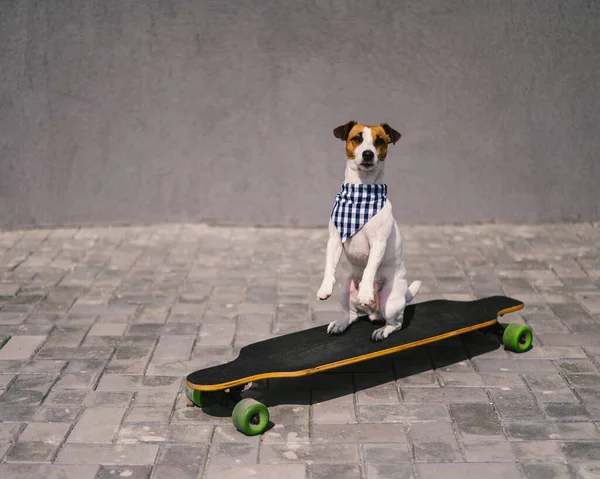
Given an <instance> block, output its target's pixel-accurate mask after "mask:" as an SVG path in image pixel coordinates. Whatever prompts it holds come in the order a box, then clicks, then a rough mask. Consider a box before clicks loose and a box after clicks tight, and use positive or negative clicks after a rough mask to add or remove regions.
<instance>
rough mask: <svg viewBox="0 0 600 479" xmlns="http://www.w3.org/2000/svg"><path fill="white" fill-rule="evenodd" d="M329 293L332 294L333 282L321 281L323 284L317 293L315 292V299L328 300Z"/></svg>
mask: <svg viewBox="0 0 600 479" xmlns="http://www.w3.org/2000/svg"><path fill="white" fill-rule="evenodd" d="M331 293H333V282H331V281H327V282H326V281H323V284H321V287H320V288H319V291H317V299H320V300H321V301H323V300H325V299H327V298H329V296H331Z"/></svg>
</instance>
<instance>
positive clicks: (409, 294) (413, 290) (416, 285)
mask: <svg viewBox="0 0 600 479" xmlns="http://www.w3.org/2000/svg"><path fill="white" fill-rule="evenodd" d="M420 288H421V281H413V282H412V283H410V286H409V287H408V289H407V290H406V302H407V303H410V302H411V301H412V300H413V299H414V297H415V296H416V295H417V293H418V292H419V289H420Z"/></svg>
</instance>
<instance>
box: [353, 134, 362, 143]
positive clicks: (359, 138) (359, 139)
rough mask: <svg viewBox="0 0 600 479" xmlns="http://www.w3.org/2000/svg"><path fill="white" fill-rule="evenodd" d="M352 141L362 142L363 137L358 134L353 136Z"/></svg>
mask: <svg viewBox="0 0 600 479" xmlns="http://www.w3.org/2000/svg"><path fill="white" fill-rule="evenodd" d="M352 141H353V142H354V143H362V138H361V137H360V136H358V135H356V136H355V137H354V138H352Z"/></svg>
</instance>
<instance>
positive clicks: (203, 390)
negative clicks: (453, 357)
mask: <svg viewBox="0 0 600 479" xmlns="http://www.w3.org/2000/svg"><path fill="white" fill-rule="evenodd" d="M522 308H523V303H522V302H521V301H518V300H516V299H513V298H509V297H506V296H493V297H489V298H484V299H478V300H475V301H449V300H441V299H440V300H433V301H426V302H423V303H417V304H411V305H408V306H407V307H406V309H405V310H404V324H403V328H402V329H401V330H400V331H396V332H395V333H392V334H391V335H390V336H388V337H387V338H386V339H384V340H383V341H378V342H374V341H372V340H371V334H372V332H373V330H374V329H375V328H377V327H380V326H381V324H380V323H371V322H370V321H362V320H359V321H357V322H355V323H353V324H352V325H351V326H350V327H349V328H348V329H347V330H346V331H344V333H342V334H340V335H328V334H327V332H326V329H327V325H321V326H317V327H314V328H310V329H305V330H302V331H298V332H295V333H290V334H286V335H282V336H278V337H275V338H271V339H267V340H264V341H259V342H256V343H253V344H250V345H248V346H245V347H243V348H242V349H241V350H240V352H239V355H238V357H237V358H236V359H234V360H233V361H230V362H228V363H225V364H221V365H218V366H212V367H208V368H205V369H201V370H199V371H195V372H193V373H191V374H189V375H188V376H187V381H186V394H187V396H188V398H189V399H190V401H192V402H193V403H194V404H195V405H197V406H205V405H208V404H212V403H214V401H215V400H216V399H215V398H216V397H217V395H215V394H214V393H215V392H218V391H227V393H231V395H232V397H233V396H234V395H235V393H236V392H237V393H239V391H240V390H241V388H243V386H244V385H246V384H248V383H251V382H254V381H258V380H261V379H269V378H290V377H300V376H307V375H310V374H316V373H319V372H322V371H327V370H331V369H335V368H339V367H342V366H347V365H349V364H354V363H358V362H361V361H367V360H369V359H373V358H377V357H381V356H385V355H388V354H393V353H396V352H399V351H403V350H406V349H410V348H414V347H417V346H421V345H425V344H430V343H434V342H436V341H441V340H443V339H447V338H450V337H453V336H459V335H461V334H464V333H467V332H470V331H476V330H478V329H483V328H488V327H492V326H499V323H498V318H499V317H500V316H503V315H505V314H508V313H511V312H514V311H518V310H520V309H522ZM532 337H533V335H532V332H531V329H529V328H528V327H527V326H523V325H519V324H511V325H509V326H508V327H507V328H502V342H503V343H504V345H505V346H506V347H507V348H509V349H511V350H513V351H516V352H524V351H526V350H527V349H528V348H529V347H530V346H531V341H532ZM236 398H240V396H239V394H238V395H237V396H236ZM242 404H244V407H242V408H241V410H244V411H245V410H246V409H247V408H248V407H250V409H252V408H254V409H252V410H253V411H255V412H254V413H252V414H250V413H248V414H246V415H244V414H241V413H240V414H237V416H236V409H238V408H240V406H242ZM258 405H260V406H262V407H263V408H264V411H263V413H265V414H266V417H267V420H266V421H267V422H268V411H266V407H264V406H263V405H262V404H260V403H258V402H257V401H254V400H253V399H243V400H242V401H241V402H240V403H239V404H238V405H236V407H235V408H234V414H233V420H234V424H235V425H236V427H237V428H238V429H240V430H241V431H242V432H245V433H246V434H258V433H260V432H262V430H264V428H263V429H262V430H260V429H261V427H262V424H263V423H264V421H263V420H261V418H262V419H264V417H263V416H264V415H265V414H263V415H262V416H261V411H262V409H261V408H260V407H258ZM265 411H266V412H265ZM236 417H237V419H236ZM236 421H237V423H236ZM240 421H241V423H240ZM253 422H254V423H256V424H253ZM240 424H241V427H240ZM251 426H256V427H254V428H252V427H251ZM264 427H265V428H266V423H264ZM256 431H258V432H256Z"/></svg>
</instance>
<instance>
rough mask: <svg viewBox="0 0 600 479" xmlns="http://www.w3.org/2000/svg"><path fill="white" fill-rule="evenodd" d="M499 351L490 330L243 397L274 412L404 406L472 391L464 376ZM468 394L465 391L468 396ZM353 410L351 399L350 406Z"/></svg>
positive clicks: (256, 387) (280, 418) (282, 381)
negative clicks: (324, 406)
mask: <svg viewBox="0 0 600 479" xmlns="http://www.w3.org/2000/svg"><path fill="white" fill-rule="evenodd" d="M411 320H412V317H407V318H405V326H404V327H407V326H408V325H409V324H410V321H411ZM403 329H404V328H403ZM500 347H501V344H500V341H499V339H498V337H497V335H496V334H494V332H493V328H488V329H487V330H479V331H473V332H470V333H466V334H463V335H461V336H456V337H452V338H448V339H445V340H442V341H438V342H436V343H432V344H430V345H425V346H418V347H415V348H412V349H408V350H405V351H400V352H398V353H394V354H390V355H386V356H382V357H380V358H375V359H370V360H366V361H363V362H360V363H355V364H351V365H348V366H344V367H340V368H337V369H333V370H330V371H325V372H322V373H318V374H313V375H310V376H302V377H297V378H276V379H269V380H263V381H261V382H259V383H254V384H253V385H252V387H251V388H250V389H249V390H247V391H245V392H244V393H243V396H244V397H252V398H255V399H256V400H258V401H260V402H262V403H263V404H265V405H266V406H267V407H269V408H272V407H276V406H285V405H289V406H308V405H316V404H320V403H324V402H327V401H333V400H335V399H338V398H343V397H345V396H351V395H352V394H356V403H357V404H358V406H359V407H360V406H361V403H362V404H365V405H375V404H386V402H385V401H386V399H390V398H391V402H388V404H390V403H393V402H395V399H394V395H395V394H397V395H398V401H400V402H402V400H403V399H404V397H405V396H406V395H410V394H412V393H411V389H413V388H428V389H432V390H435V389H436V388H439V387H443V386H447V387H451V386H456V387H460V386H468V384H467V383H466V381H467V376H464V378H463V377H461V374H460V373H466V372H473V371H474V368H473V365H472V363H471V360H472V359H474V358H476V357H478V356H481V355H484V354H487V353H490V352H492V351H495V350H497V349H498V348H500ZM469 377H470V376H469ZM469 390H470V389H469V388H468V387H465V389H464V392H465V395H467V394H469ZM370 398H371V399H370ZM352 404H353V400H352V399H350V401H349V406H350V407H352ZM333 407H334V406H332V408H333ZM203 410H204V412H205V413H206V414H208V415H210V416H214V417H228V416H231V410H232V407H225V406H222V405H215V406H211V407H206V408H203ZM271 414H272V419H273V420H274V422H276V423H280V422H282V423H289V422H287V421H286V420H285V419H286V418H287V419H289V415H290V414H292V415H293V408H285V407H283V408H278V409H273V410H271ZM272 426H273V424H270V425H269V428H271V427H272Z"/></svg>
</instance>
